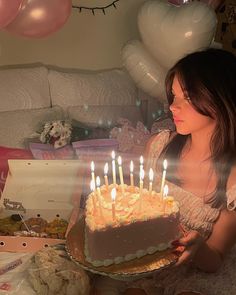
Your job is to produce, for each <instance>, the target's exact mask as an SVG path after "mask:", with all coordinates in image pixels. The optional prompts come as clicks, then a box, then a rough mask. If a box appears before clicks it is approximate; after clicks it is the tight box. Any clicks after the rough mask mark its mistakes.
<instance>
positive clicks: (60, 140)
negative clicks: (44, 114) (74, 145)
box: [39, 120, 72, 149]
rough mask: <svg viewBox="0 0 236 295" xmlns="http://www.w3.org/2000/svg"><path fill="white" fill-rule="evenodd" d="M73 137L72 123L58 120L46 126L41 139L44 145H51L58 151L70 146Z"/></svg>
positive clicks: (47, 123)
mask: <svg viewBox="0 0 236 295" xmlns="http://www.w3.org/2000/svg"><path fill="white" fill-rule="evenodd" d="M71 135H72V125H71V123H69V122H67V121H64V120H56V121H51V122H46V123H45V124H44V126H43V130H42V132H41V133H40V136H39V139H40V141H41V142H42V143H49V144H51V145H53V146H54V148H55V149H57V148H61V147H63V146H65V145H67V144H69V143H70V141H71Z"/></svg>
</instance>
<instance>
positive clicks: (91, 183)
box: [90, 180, 96, 211]
mask: <svg viewBox="0 0 236 295" xmlns="http://www.w3.org/2000/svg"><path fill="white" fill-rule="evenodd" d="M90 189H91V191H92V192H93V197H92V201H93V207H94V211H96V199H95V197H96V195H95V193H94V192H95V182H94V181H93V180H91V181H90Z"/></svg>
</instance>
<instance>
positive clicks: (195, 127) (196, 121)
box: [170, 76, 215, 135]
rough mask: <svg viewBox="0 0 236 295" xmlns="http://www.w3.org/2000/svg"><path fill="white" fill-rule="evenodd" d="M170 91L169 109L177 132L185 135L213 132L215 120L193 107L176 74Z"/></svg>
mask: <svg viewBox="0 0 236 295" xmlns="http://www.w3.org/2000/svg"><path fill="white" fill-rule="evenodd" d="M172 93H173V96H174V99H173V103H172V104H171V105H170V111H171V112H172V114H173V119H174V123H175V126H176V131H177V132H178V133H179V134H182V135H187V134H193V133H196V132H199V131H201V132H202V131H204V130H205V131H206V132H207V133H208V134H209V132H210V133H212V132H213V130H214V128H215V120H214V119H212V118H210V117H208V116H204V115H202V114H200V113H198V112H197V111H196V110H195V109H194V107H193V105H192V103H191V100H190V98H189V97H188V94H187V93H184V92H183V90H182V88H181V85H180V83H179V80H178V78H177V76H175V77H174V80H173V84H172Z"/></svg>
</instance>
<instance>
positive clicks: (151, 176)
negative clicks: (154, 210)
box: [149, 168, 154, 194]
mask: <svg viewBox="0 0 236 295" xmlns="http://www.w3.org/2000/svg"><path fill="white" fill-rule="evenodd" d="M153 177H154V173H153V169H152V168H150V170H149V194H151V193H152V182H153Z"/></svg>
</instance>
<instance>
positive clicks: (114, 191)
mask: <svg viewBox="0 0 236 295" xmlns="http://www.w3.org/2000/svg"><path fill="white" fill-rule="evenodd" d="M111 199H112V202H115V200H116V188H115V187H113V189H112V190H111Z"/></svg>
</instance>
